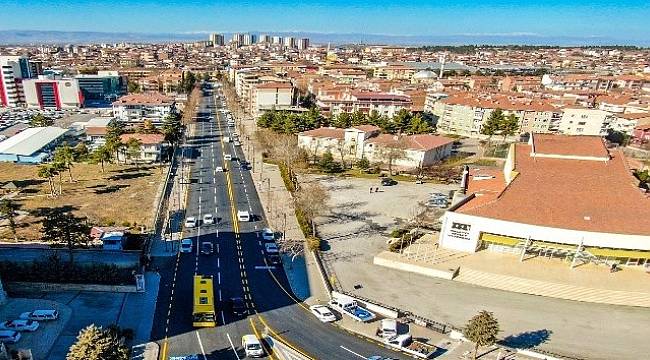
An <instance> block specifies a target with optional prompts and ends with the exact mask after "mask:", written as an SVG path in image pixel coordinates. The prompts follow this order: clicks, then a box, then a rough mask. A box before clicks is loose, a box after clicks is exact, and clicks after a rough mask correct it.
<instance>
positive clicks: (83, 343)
mask: <svg viewBox="0 0 650 360" xmlns="http://www.w3.org/2000/svg"><path fill="white" fill-rule="evenodd" d="M127 359H129V350H128V348H127V347H126V346H125V345H124V340H123V338H122V337H121V336H119V332H118V331H115V330H111V329H103V328H102V327H101V326H97V325H95V324H91V325H88V326H87V327H85V328H83V329H81V331H79V335H77V341H76V342H75V343H74V344H72V346H71V347H70V350H69V351H68V355H66V360H127Z"/></svg>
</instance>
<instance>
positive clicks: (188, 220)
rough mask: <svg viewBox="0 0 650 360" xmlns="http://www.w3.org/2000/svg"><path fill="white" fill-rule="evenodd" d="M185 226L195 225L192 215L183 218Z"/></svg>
mask: <svg viewBox="0 0 650 360" xmlns="http://www.w3.org/2000/svg"><path fill="white" fill-rule="evenodd" d="M185 227H186V228H193V227H196V218H195V217H194V216H190V217H188V218H187V219H185Z"/></svg>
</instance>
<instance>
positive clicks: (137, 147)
mask: <svg viewBox="0 0 650 360" xmlns="http://www.w3.org/2000/svg"><path fill="white" fill-rule="evenodd" d="M141 152H142V141H140V139H136V138H130V139H129V140H128V141H127V142H126V153H127V155H128V157H129V160H131V162H134V163H135V165H136V167H138V159H139V158H140V153H141ZM134 160H135V161H134Z"/></svg>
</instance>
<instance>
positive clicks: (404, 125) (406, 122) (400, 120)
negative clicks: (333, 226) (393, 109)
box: [393, 109, 413, 133]
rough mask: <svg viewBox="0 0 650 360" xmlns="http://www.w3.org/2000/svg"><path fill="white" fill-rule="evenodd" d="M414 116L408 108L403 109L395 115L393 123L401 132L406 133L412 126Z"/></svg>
mask: <svg viewBox="0 0 650 360" xmlns="http://www.w3.org/2000/svg"><path fill="white" fill-rule="evenodd" d="M412 118H413V114H411V112H410V111H408V110H406V109H402V110H400V111H398V112H397V114H395V116H393V124H394V125H395V129H396V130H397V131H399V132H400V133H405V132H407V131H408V129H409V127H410V126H411V119H412Z"/></svg>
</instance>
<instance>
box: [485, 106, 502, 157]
mask: <svg viewBox="0 0 650 360" xmlns="http://www.w3.org/2000/svg"><path fill="white" fill-rule="evenodd" d="M504 119H505V117H504V116H503V112H502V111H501V109H494V110H493V111H492V113H490V117H488V119H487V121H485V123H483V125H482V126H481V134H483V135H487V136H488V141H487V147H488V148H489V147H490V141H491V140H492V136H494V135H495V134H496V133H497V132H498V131H499V130H500V129H501V126H502V124H503V121H504Z"/></svg>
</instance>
